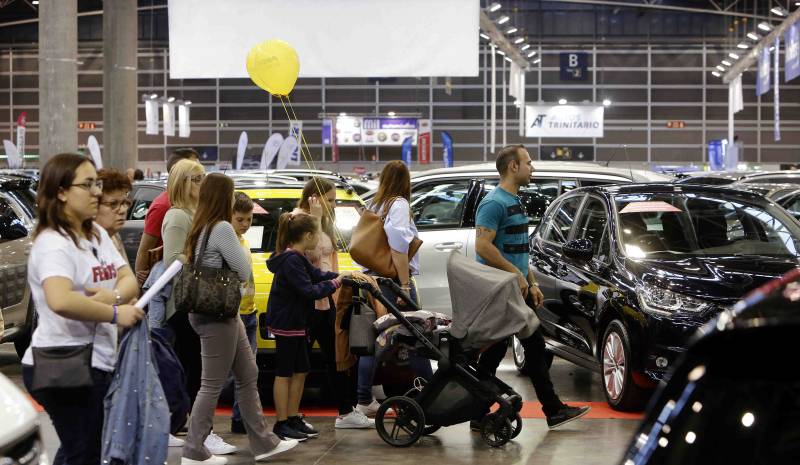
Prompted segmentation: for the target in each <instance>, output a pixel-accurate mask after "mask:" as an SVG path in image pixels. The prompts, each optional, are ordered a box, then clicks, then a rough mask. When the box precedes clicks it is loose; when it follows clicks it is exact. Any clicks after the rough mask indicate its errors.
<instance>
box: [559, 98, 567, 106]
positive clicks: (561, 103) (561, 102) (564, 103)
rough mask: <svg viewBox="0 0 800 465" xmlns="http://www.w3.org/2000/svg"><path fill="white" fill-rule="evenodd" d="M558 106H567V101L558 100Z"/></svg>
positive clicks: (563, 99)
mask: <svg viewBox="0 0 800 465" xmlns="http://www.w3.org/2000/svg"><path fill="white" fill-rule="evenodd" d="M558 104H559V105H566V104H567V99H565V98H560V99H558Z"/></svg>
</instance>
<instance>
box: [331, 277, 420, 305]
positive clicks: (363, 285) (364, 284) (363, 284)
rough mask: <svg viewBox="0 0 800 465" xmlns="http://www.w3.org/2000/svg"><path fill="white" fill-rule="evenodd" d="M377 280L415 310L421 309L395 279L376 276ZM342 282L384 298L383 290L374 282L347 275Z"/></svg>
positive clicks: (379, 298) (377, 297)
mask: <svg viewBox="0 0 800 465" xmlns="http://www.w3.org/2000/svg"><path fill="white" fill-rule="evenodd" d="M375 280H376V281H378V284H379V285H381V286H387V287H389V288H390V289H391V290H392V291H393V292H394V293H395V294H397V295H398V296H399V297H400V298H401V299H402V300H403V302H405V304H406V305H408V306H409V307H411V308H412V309H414V310H420V307H419V305H417V303H416V302H414V299H412V298H411V296H409V295H408V293H406V291H404V290H403V289H402V288H401V287H400V286H398V285H397V283H396V282H394V280H393V279H389V278H383V277H376V278H375ZM342 284H343V285H345V286H350V287H352V288H354V289H363V290H365V291H367V292H369V293H370V294H372V295H373V296H374V297H375V298H376V299H378V300H381V299H383V298H384V297H383V293H382V292H381V290H380V289H378V288H376V287H375V286H373V285H372V283H370V282H368V281H358V280H355V279H353V278H349V277H345V278H342ZM379 296H380V297H379Z"/></svg>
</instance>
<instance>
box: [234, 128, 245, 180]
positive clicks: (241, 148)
mask: <svg viewBox="0 0 800 465" xmlns="http://www.w3.org/2000/svg"><path fill="white" fill-rule="evenodd" d="M246 152H247V132H245V131H242V133H241V134H239V144H238V145H237V146H236V166H235V167H234V169H237V170H240V169H242V163H244V155H245V153H246Z"/></svg>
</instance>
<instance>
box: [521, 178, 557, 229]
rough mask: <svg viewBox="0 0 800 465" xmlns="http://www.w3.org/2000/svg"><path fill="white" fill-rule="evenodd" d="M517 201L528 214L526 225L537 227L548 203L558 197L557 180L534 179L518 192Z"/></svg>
mask: <svg viewBox="0 0 800 465" xmlns="http://www.w3.org/2000/svg"><path fill="white" fill-rule="evenodd" d="M518 195H519V200H520V202H521V203H522V206H523V207H525V212H526V213H527V214H528V224H531V225H537V224H539V222H540V221H541V220H542V216H543V215H544V212H545V211H546V210H547V207H549V206H550V203H551V202H552V201H553V200H555V198H556V197H558V179H536V178H534V179H533V181H531V183H530V184H529V185H527V186H526V187H523V188H521V189H520V190H519V194H518Z"/></svg>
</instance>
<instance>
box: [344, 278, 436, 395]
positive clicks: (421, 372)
mask: <svg viewBox="0 0 800 465" xmlns="http://www.w3.org/2000/svg"><path fill="white" fill-rule="evenodd" d="M381 293H382V294H383V295H384V296H385V297H386V299H387V300H389V301H390V302H392V303H395V302H396V301H397V294H395V293H394V291H393V290H392V289H391V288H390V287H388V286H383V285H381ZM410 296H411V299H412V300H413V301H414V302H417V303H418V302H419V299H418V298H417V287H416V285H415V284H414V281H411V292H410ZM409 364H410V365H411V369H412V370H413V371H414V373H415V374H416V375H417V376H419V377H421V378H424V379H426V380H430V379H431V378H432V377H433V369H432V368H431V362H430V360H428V359H427V358H425V357H420V356H412V357H411V359H410V360H409ZM377 368H378V364H377V362H376V360H375V357H372V356H369V357H359V359H358V388H357V395H358V403H359V404H362V405H367V404H369V403H370V402H372V400H373V397H372V383H373V380H374V379H375V371H376V370H377Z"/></svg>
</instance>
